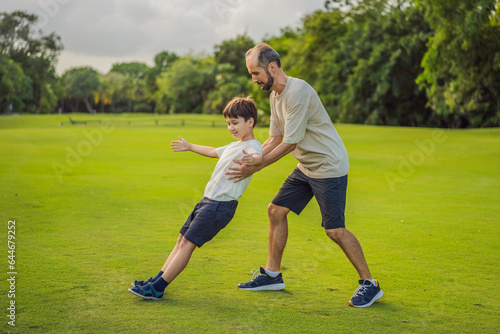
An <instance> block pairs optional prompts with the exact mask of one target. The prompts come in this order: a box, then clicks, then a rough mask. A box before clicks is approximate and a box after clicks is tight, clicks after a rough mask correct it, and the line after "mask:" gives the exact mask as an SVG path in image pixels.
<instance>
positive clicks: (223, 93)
mask: <svg viewBox="0 0 500 334" xmlns="http://www.w3.org/2000/svg"><path fill="white" fill-rule="evenodd" d="M251 84H252V82H251V80H249V75H246V76H241V75H238V74H236V73H235V71H234V67H233V65H231V64H228V63H223V64H220V65H219V66H217V74H216V76H215V88H214V89H213V90H211V91H210V92H209V93H208V97H207V100H206V101H205V104H204V105H205V108H204V111H205V112H207V113H212V114H217V113H222V111H223V110H224V107H225V106H226V104H227V103H228V102H229V101H230V100H231V99H232V98H233V97H235V96H241V95H246V94H248V92H250V91H251V90H252V87H251Z"/></svg>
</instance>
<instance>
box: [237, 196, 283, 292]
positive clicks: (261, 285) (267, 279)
mask: <svg viewBox="0 0 500 334" xmlns="http://www.w3.org/2000/svg"><path fill="white" fill-rule="evenodd" d="M288 212H290V209H287V208H285V207H282V206H278V205H274V204H272V203H271V204H269V206H268V208H267V213H268V215H269V253H268V256H267V265H266V269H267V271H275V272H278V274H277V275H276V276H274V275H273V276H271V275H269V274H268V273H267V272H266V270H265V269H264V268H262V267H261V268H260V271H259V272H255V271H252V272H253V273H254V277H253V278H252V280H251V281H250V282H246V283H241V284H238V288H240V289H242V290H250V291H258V290H283V289H284V288H285V283H284V282H283V278H282V275H281V273H280V272H279V271H280V267H281V258H282V257H283V251H284V250H285V245H286V240H287V238H288V221H287V214H288Z"/></svg>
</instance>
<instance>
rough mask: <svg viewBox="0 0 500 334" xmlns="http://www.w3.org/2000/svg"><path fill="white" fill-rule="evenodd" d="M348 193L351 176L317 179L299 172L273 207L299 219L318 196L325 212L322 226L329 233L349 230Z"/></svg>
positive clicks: (290, 178) (293, 176) (289, 181)
mask: <svg viewBox="0 0 500 334" xmlns="http://www.w3.org/2000/svg"><path fill="white" fill-rule="evenodd" d="M346 191H347V175H344V176H341V177H334V178H325V179H313V178H310V177H308V176H306V175H305V174H304V173H302V171H301V170H300V169H298V168H296V169H295V170H294V171H293V172H292V174H290V176H288V178H287V179H286V180H285V182H284V183H283V185H282V186H281V188H280V190H279V191H278V194H277V195H276V197H274V199H273V201H272V203H273V204H274V205H277V206H281V207H285V208H288V209H290V210H291V211H293V212H294V213H296V214H297V215H299V214H300V213H301V212H302V210H304V208H305V207H306V205H307V204H308V203H309V201H310V200H311V198H313V196H314V197H316V200H317V201H318V204H319V208H320V210H321V217H322V222H321V226H323V227H324V228H325V229H327V230H329V229H335V228H339V227H345V217H344V211H345V199H346Z"/></svg>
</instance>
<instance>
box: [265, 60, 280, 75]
mask: <svg viewBox="0 0 500 334" xmlns="http://www.w3.org/2000/svg"><path fill="white" fill-rule="evenodd" d="M277 68H278V65H276V63H275V62H272V63H269V65H268V66H267V69H268V70H269V72H271V73H273V74H274V73H275V72H276V69H277Z"/></svg>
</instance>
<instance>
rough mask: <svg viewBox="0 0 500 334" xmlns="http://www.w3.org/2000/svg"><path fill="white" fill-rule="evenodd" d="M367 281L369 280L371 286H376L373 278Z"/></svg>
mask: <svg viewBox="0 0 500 334" xmlns="http://www.w3.org/2000/svg"><path fill="white" fill-rule="evenodd" d="M368 281H370V282H371V283H372V284H373V286H377V283H375V280H374V279H373V278H372V279H369V280H368Z"/></svg>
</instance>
